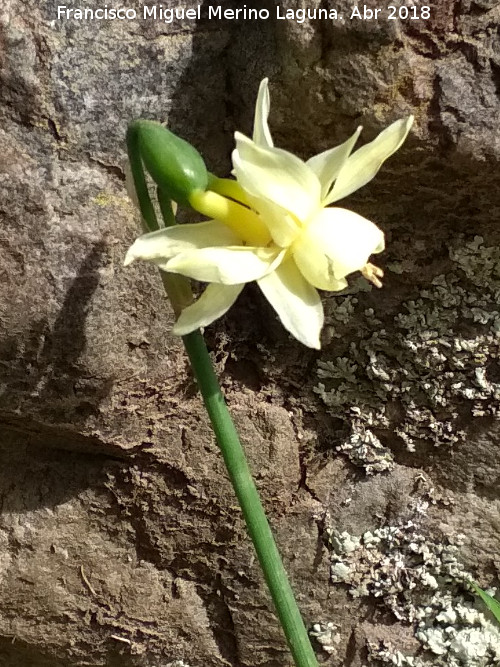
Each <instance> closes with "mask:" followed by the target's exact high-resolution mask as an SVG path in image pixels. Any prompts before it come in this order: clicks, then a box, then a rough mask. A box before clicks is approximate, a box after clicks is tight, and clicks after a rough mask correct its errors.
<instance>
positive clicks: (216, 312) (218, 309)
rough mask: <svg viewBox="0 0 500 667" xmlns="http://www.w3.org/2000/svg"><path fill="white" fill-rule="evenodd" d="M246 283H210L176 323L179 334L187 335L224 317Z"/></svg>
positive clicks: (176, 330) (175, 327)
mask: <svg viewBox="0 0 500 667" xmlns="http://www.w3.org/2000/svg"><path fill="white" fill-rule="evenodd" d="M243 287H244V285H217V284H211V285H208V287H207V288H206V290H205V291H204V292H203V294H202V295H201V296H200V297H199V299H197V300H196V301H195V302H194V303H193V304H192V305H191V306H188V307H187V308H184V310H183V311H182V313H181V314H180V315H179V319H178V320H177V322H176V323H175V325H174V328H173V332H174V334H176V335H177V336H185V335H186V334H188V333H191V332H192V331H195V330H196V329H199V328H200V327H206V326H207V325H208V324H211V322H213V321H214V320H216V319H218V318H219V317H222V315H224V313H225V312H227V311H228V310H229V308H231V306H232V305H233V303H234V302H235V301H236V299H237V298H238V295H239V294H240V292H241V290H242V289H243Z"/></svg>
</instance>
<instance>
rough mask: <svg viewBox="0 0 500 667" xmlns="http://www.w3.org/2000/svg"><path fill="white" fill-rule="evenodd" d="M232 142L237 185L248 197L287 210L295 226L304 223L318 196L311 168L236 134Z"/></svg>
mask: <svg viewBox="0 0 500 667" xmlns="http://www.w3.org/2000/svg"><path fill="white" fill-rule="evenodd" d="M235 139H236V148H235V150H234V151H233V166H234V172H235V174H236V177H237V179H238V182H239V184H240V185H241V186H242V187H243V188H244V189H245V190H246V191H247V192H248V193H250V194H251V195H254V196H255V197H259V198H263V199H267V200H269V201H272V202H275V203H276V204H278V206H281V208H283V209H285V210H286V211H289V212H290V213H292V214H293V215H294V216H295V218H296V219H297V222H298V223H299V222H305V221H307V220H308V219H309V218H310V216H311V215H312V214H313V213H314V212H315V211H316V210H317V208H318V206H319V204H320V195H321V186H320V183H319V180H318V178H317V176H316V174H314V172H313V171H312V169H310V168H309V167H308V166H307V165H306V164H305V162H302V160H300V159H299V158H298V157H296V156H295V155H292V153H288V152H287V151H284V150H281V149H280V148H264V147H263V146H257V144H255V143H254V142H253V141H251V140H250V139H248V138H247V137H245V136H243V135H242V134H240V133H239V132H236V134H235ZM270 231H271V230H270ZM271 234H273V232H272V231H271Z"/></svg>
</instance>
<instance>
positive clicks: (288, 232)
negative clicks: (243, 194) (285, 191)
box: [248, 195, 300, 248]
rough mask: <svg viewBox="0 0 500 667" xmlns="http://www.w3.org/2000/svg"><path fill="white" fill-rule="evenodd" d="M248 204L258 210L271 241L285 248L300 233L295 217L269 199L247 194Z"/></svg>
mask: <svg viewBox="0 0 500 667" xmlns="http://www.w3.org/2000/svg"><path fill="white" fill-rule="evenodd" d="M248 200H249V203H250V206H251V207H252V208H253V209H254V210H255V211H258V212H259V217H260V219H261V220H262V222H263V223H264V224H265V225H266V228H267V230H268V232H269V234H271V237H272V239H273V241H274V242H275V243H276V245H278V246H279V247H280V248H287V247H288V246H289V245H291V243H292V242H293V241H294V239H296V238H297V236H298V235H299V233H300V226H299V225H298V224H297V220H296V218H295V217H294V216H293V215H292V214H291V213H290V212H289V211H287V210H285V209H284V208H282V207H281V206H278V204H276V203H275V202H273V201H270V200H269V199H264V198H263V197H253V196H252V195H248Z"/></svg>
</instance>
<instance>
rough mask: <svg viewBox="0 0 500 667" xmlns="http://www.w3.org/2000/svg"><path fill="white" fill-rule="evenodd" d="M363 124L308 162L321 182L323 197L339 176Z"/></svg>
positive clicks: (323, 197)
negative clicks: (337, 143) (338, 144)
mask: <svg viewBox="0 0 500 667" xmlns="http://www.w3.org/2000/svg"><path fill="white" fill-rule="evenodd" d="M361 130H362V127H361V125H360V126H359V127H358V129H357V130H356V132H355V133H354V134H353V135H352V136H351V137H350V138H349V139H348V140H347V141H344V143H343V144H340V146H335V148H331V149H330V150H328V151H325V152H324V153H320V154H319V155H315V156H314V157H312V158H310V159H309V160H308V161H307V162H306V164H307V165H308V166H309V167H311V169H312V170H313V171H314V173H315V174H316V176H317V177H318V178H319V181H320V183H321V199H325V197H326V196H327V194H328V193H329V192H330V188H331V187H332V183H333V181H334V180H335V179H336V178H337V176H338V174H339V172H340V170H341V169H342V167H343V165H344V162H345V161H346V160H347V158H348V157H349V155H350V154H351V151H352V149H353V148H354V144H355V143H356V141H357V140H358V137H359V135H360V133H361Z"/></svg>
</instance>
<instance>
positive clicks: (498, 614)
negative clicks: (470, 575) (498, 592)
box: [471, 581, 500, 623]
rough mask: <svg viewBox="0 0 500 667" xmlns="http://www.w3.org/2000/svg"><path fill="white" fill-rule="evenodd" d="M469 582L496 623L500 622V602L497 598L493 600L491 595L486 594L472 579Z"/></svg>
mask: <svg viewBox="0 0 500 667" xmlns="http://www.w3.org/2000/svg"><path fill="white" fill-rule="evenodd" d="M471 584H472V587H473V589H474V590H475V591H476V593H477V594H478V595H479V597H480V598H481V600H482V601H483V602H484V604H485V605H486V606H487V607H488V609H489V610H490V611H491V613H492V614H493V616H494V617H495V618H496V619H497V621H498V623H500V602H499V601H498V600H495V598H493V597H491V595H488V593H486V592H485V591H483V589H482V588H479V586H478V585H477V584H476V583H475V582H474V581H471Z"/></svg>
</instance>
